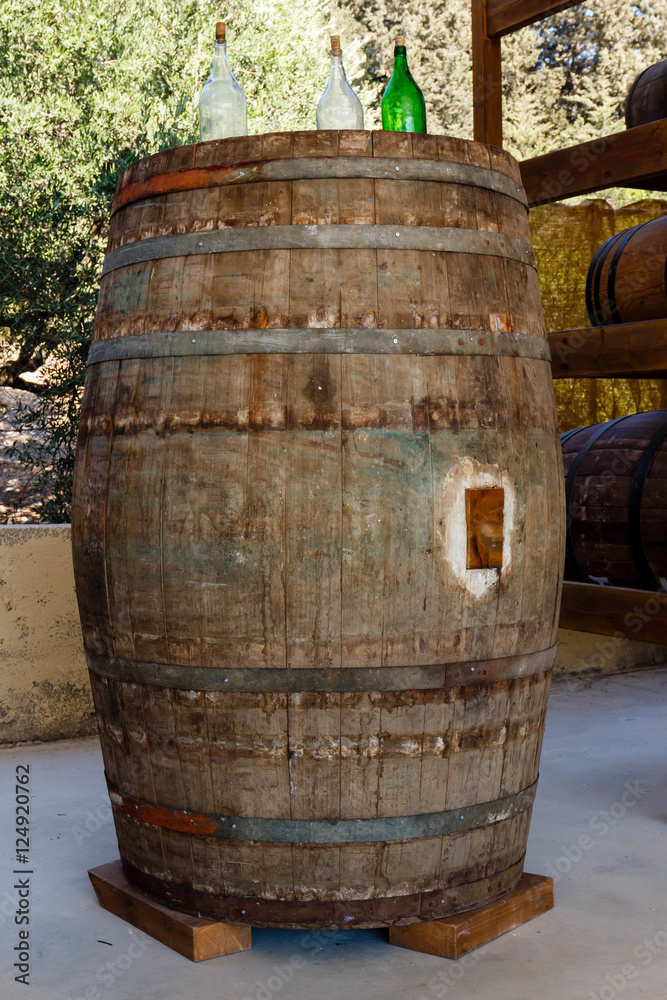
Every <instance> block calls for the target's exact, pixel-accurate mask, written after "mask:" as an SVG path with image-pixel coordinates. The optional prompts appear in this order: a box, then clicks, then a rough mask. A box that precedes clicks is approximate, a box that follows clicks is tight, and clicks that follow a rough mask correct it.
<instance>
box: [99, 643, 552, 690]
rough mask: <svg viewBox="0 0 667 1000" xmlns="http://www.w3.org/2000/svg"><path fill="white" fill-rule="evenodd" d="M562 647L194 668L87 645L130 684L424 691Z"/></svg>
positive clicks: (541, 657)
mask: <svg viewBox="0 0 667 1000" xmlns="http://www.w3.org/2000/svg"><path fill="white" fill-rule="evenodd" d="M555 655H556V647H555V646H552V647H551V648H550V649H542V650H540V651H539V652H536V653H524V654H522V655H520V656H503V657H497V658H495V659H492V660H469V661H465V662H461V663H443V664H437V665H433V666H411V667H352V668H349V669H344V668H341V669H337V668H331V669H327V668H316V667H304V668H302V669H298V670H289V669H276V668H266V667H199V666H198V667H191V666H184V665H181V664H174V663H150V662H146V661H142V660H126V659H122V658H120V657H112V656H101V655H99V654H98V653H91V652H90V651H88V650H86V660H87V663H88V668H89V670H91V671H92V673H94V674H97V675H98V676H100V677H109V678H112V679H113V680H118V681H125V682H126V683H130V684H151V685H153V686H154V687H167V688H177V689H179V690H184V691H258V692H265V691H272V692H280V691H284V692H287V693H290V692H306V691H322V692H336V691H340V692H342V691H423V690H438V689H441V688H447V687H462V686H468V685H471V684H493V683H496V682H498V681H505V680H512V679H513V678H516V677H529V676H532V675H534V674H543V673H546V671H547V670H550V669H551V666H552V664H553V660H554V657H555Z"/></svg>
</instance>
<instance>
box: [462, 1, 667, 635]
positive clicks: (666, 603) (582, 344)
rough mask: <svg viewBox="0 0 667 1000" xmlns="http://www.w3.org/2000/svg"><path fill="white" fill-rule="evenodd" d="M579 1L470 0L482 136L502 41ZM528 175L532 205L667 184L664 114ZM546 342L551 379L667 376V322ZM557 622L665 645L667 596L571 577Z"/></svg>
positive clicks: (492, 126) (539, 159) (499, 99)
mask: <svg viewBox="0 0 667 1000" xmlns="http://www.w3.org/2000/svg"><path fill="white" fill-rule="evenodd" d="M577 2H578V0H567V2H565V3H563V2H558V0H557V2H553V0H472V72H473V110H474V135H475V139H477V140H478V141H479V142H486V143H490V144H491V145H494V146H502V143H503V133H502V121H503V94H502V54H501V38H502V37H503V36H504V35H509V34H511V33H512V32H514V31H518V30H519V29H520V28H524V27H526V25H529V24H534V23H535V22H536V21H542V20H544V18H546V17H549V16H550V15H551V14H556V13H558V12H559V11H562V10H567V9H568V8H569V7H575V6H576V5H577ZM521 176H522V179H523V184H524V187H525V189H526V195H527V198H528V204H529V206H530V207H531V208H534V207H535V206H537V205H545V204H548V203H550V202H554V201H559V200H561V199H563V198H572V197H575V196H577V195H584V194H591V193H592V192H594V191H603V190H605V189H606V188H610V187H619V186H624V187H634V188H640V189H641V188H643V189H648V190H652V191H667V119H663V120H662V121H657V122H651V123H649V124H648V125H640V126H638V127H637V128H633V129H627V130H626V131H623V132H616V133H614V134H613V135H608V136H604V137H601V138H599V139H593V140H591V141H590V142H584V143H580V144H579V145H577V146H569V147H567V148H565V149H555V150H553V151H552V152H550V153H545V154H544V155H543V156H536V157H533V158H532V159H529V160H524V161H523V162H522V163H521ZM549 342H550V345H551V353H552V369H553V376H554V378H667V319H659V320H651V321H645V322H642V323H622V324H620V325H617V326H604V327H584V328H582V329H578V330H561V331H557V332H554V333H550V334H549ZM654 603H655V604H656V607H657V611H655V613H653V614H651V615H648V618H647V619H646V620H644V619H643V618H642V617H641V614H642V609H643V608H646V607H648V606H649V605H650V607H651V608H653V604H654ZM637 609H639V611H640V615H639V618H640V620H641V622H642V627H641V628H640V629H639V627H638V624H637V619H636V615H637ZM633 615H634V616H635V617H633ZM560 624H561V626H562V627H563V628H571V629H575V630H578V631H583V632H595V633H598V634H602V635H623V636H626V637H627V638H630V639H632V638H637V639H643V640H645V641H648V642H664V641H665V640H664V636H665V634H667V599H666V598H665V597H664V595H663V596H662V597H660V595H656V594H654V593H651V592H648V591H641V590H625V589H622V588H616V587H600V586H598V585H595V584H582V583H570V582H569V581H566V582H565V585H564V589H563V602H562V607H561V617H560ZM637 629H638V631H636V630H637Z"/></svg>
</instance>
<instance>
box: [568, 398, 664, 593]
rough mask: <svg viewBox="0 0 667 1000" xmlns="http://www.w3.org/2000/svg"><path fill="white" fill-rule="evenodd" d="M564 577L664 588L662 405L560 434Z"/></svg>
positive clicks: (618, 584)
mask: <svg viewBox="0 0 667 1000" xmlns="http://www.w3.org/2000/svg"><path fill="white" fill-rule="evenodd" d="M561 444H562V448H563V463H564V467H565V495H566V500H567V515H568V517H567V524H568V528H567V555H566V561H565V579H566V580H583V581H590V580H594V581H596V582H598V581H599V582H604V583H608V584H610V585H612V586H616V587H639V588H641V589H648V590H660V589H667V410H655V411H653V412H652V413H635V414H632V415H631V416H628V417H620V418H619V419H618V420H610V421H609V422H608V423H605V424H594V425H593V426H592V427H578V428H577V429H576V430H572V431H566V432H565V433H564V434H562V435H561Z"/></svg>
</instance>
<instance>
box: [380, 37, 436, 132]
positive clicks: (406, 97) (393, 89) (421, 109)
mask: <svg viewBox="0 0 667 1000" xmlns="http://www.w3.org/2000/svg"><path fill="white" fill-rule="evenodd" d="M382 128H383V129H386V130H387V131H390V132H425V131H426V102H425V101H424V95H423V94H422V92H421V90H420V89H419V87H418V86H417V84H416V83H415V81H414V79H413V76H412V73H411V72H410V69H409V67H408V58H407V55H406V50H405V38H404V37H403V35H399V36H398V38H397V39H396V44H395V46H394V72H393V73H392V76H391V80H390V81H389V83H388V84H387V89H386V90H385V92H384V94H383V95H382Z"/></svg>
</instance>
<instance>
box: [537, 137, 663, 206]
mask: <svg viewBox="0 0 667 1000" xmlns="http://www.w3.org/2000/svg"><path fill="white" fill-rule="evenodd" d="M520 166H521V177H522V180H523V185H524V187H525V189H526V195H527V198H528V204H529V205H530V206H531V207H534V206H535V205H546V204H548V203H549V202H553V201H560V200H561V199H563V198H572V197H574V196H576V195H581V194H590V193H591V192H593V191H603V190H604V189H605V188H610V187H619V186H624V187H632V186H633V184H635V183H636V184H640V185H642V186H644V187H649V188H653V189H654V190H656V191H667V118H663V119H662V120H661V121H657V122H649V124H648V125H638V126H637V128H631V129H627V130H626V131H625V132H615V133H614V134H613V135H608V136H604V137H602V138H600V139H593V140H591V141H590V142H583V143H581V144H580V145H578V146H568V147H566V148H565V149H556V150H554V151H553V152H551V153H545V154H544V155H543V156H536V157H534V158H533V159H531V160H523V162H522V163H521V164H520Z"/></svg>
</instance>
